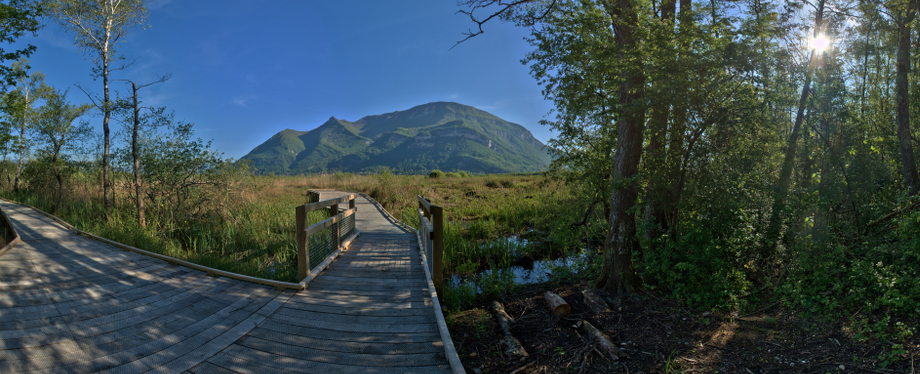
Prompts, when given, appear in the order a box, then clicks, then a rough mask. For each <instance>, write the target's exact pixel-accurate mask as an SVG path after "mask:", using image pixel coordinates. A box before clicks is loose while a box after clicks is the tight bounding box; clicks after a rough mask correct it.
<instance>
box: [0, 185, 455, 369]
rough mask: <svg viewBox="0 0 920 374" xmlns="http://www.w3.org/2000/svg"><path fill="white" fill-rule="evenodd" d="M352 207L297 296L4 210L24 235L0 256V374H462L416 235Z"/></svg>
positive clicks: (372, 209)
mask: <svg viewBox="0 0 920 374" xmlns="http://www.w3.org/2000/svg"><path fill="white" fill-rule="evenodd" d="M344 194H345V193H344V192H338V191H323V192H322V196H321V198H323V199H325V198H332V197H336V196H341V195H344ZM354 202H355V203H356V204H355V205H357V213H356V214H355V216H354V220H355V226H356V227H357V229H358V230H359V231H360V235H359V236H358V237H357V238H356V239H354V240H352V241H351V242H350V245H349V246H348V248H347V250H343V251H341V252H340V255H339V256H338V257H337V258H336V259H335V260H333V261H331V262H330V261H325V263H324V264H323V265H327V266H326V267H325V270H322V271H321V272H314V273H313V274H310V277H309V278H308V279H307V280H306V281H307V282H309V284H308V285H306V287H305V289H302V290H297V289H296V288H297V287H288V288H295V289H294V290H291V289H287V290H279V288H280V289H284V288H285V287H284V285H278V284H272V283H271V282H267V283H266V284H268V285H266V284H258V283H253V282H251V279H248V278H247V277H241V276H237V277H235V278H239V279H245V280H250V281H241V280H237V279H230V278H228V277H225V276H211V275H227V274H225V273H222V272H219V271H213V269H211V270H208V269H206V268H202V267H200V266H198V267H197V268H198V269H193V268H190V267H188V266H181V263H182V262H181V261H178V262H177V261H166V260H168V259H166V260H164V259H163V258H162V257H161V256H150V255H144V254H141V253H143V251H135V250H125V249H130V248H125V247H124V246H116V245H112V244H107V243H103V242H100V241H99V240H96V239H93V238H89V237H87V235H84V234H80V233H78V232H76V231H75V230H73V229H71V228H69V227H67V225H66V224H63V223H61V222H58V221H56V220H54V219H53V218H52V217H49V216H46V215H44V214H42V213H41V212H38V211H36V210H34V209H31V208H28V207H24V206H21V205H17V204H13V203H7V202H2V203H0V209H2V211H3V212H5V213H6V215H7V216H8V217H9V221H11V223H12V226H13V227H14V228H15V231H16V233H18V235H19V236H20V238H21V241H20V242H18V243H16V244H15V245H13V246H10V245H7V246H6V247H4V250H5V253H4V252H3V251H4V250H0V373H96V372H107V373H132V374H133V373H144V372H150V373H154V372H159V373H182V372H188V373H258V374H265V373H276V372H296V373H324V374H332V373H451V372H453V373H461V372H463V368H462V366H461V365H460V362H459V359H458V358H457V355H456V352H455V351H454V349H453V344H452V343H451V341H450V335H449V334H447V331H446V326H445V325H444V319H443V316H442V315H441V311H440V309H439V308H438V307H437V297H436V293H434V288H433V283H432V281H431V278H430V276H427V277H426V273H427V272H426V269H425V268H424V267H423V265H422V259H421V256H420V251H419V245H418V240H417V239H416V233H415V232H414V231H412V230H410V229H407V228H406V227H404V226H403V225H402V224H400V223H398V222H397V221H396V220H394V219H393V218H391V217H390V216H389V214H387V213H386V211H384V210H383V209H382V208H381V207H379V206H378V205H376V204H375V203H374V202H372V201H370V200H368V199H366V198H364V197H360V196H359V197H358V198H357V199H355V201H354ZM292 214H293V212H292ZM423 231H424V230H423ZM137 252H140V253H137ZM171 263H172V264H171ZM202 270H204V271H202ZM209 274H210V275H209ZM275 283H278V282H275ZM273 286H274V287H273Z"/></svg>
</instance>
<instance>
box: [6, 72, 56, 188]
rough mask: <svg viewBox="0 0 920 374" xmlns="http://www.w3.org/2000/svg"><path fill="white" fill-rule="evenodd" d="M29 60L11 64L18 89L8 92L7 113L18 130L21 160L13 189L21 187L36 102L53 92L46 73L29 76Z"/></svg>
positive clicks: (17, 144)
mask: <svg viewBox="0 0 920 374" xmlns="http://www.w3.org/2000/svg"><path fill="white" fill-rule="evenodd" d="M28 69H29V60H25V59H20V60H19V61H16V62H14V63H13V64H12V66H11V71H12V74H13V76H14V77H15V78H16V89H15V90H14V91H13V92H11V93H9V94H8V97H9V98H8V101H9V102H10V105H8V106H7V110H8V112H7V115H8V116H10V117H11V122H12V124H13V126H14V128H15V129H16V131H17V133H18V134H17V137H16V147H17V150H18V152H19V162H17V164H16V177H15V178H14V179H13V189H14V190H18V189H19V177H20V174H21V172H22V162H23V160H24V159H25V157H26V154H27V153H28V151H29V138H28V131H29V130H30V129H31V127H32V126H31V125H32V121H33V120H34V117H35V108H34V106H35V103H37V102H39V101H40V100H42V99H44V98H45V96H46V95H48V94H49V93H50V92H51V90H52V89H51V87H49V86H48V85H46V84H45V75H44V74H42V73H40V72H36V73H33V74H32V75H31V76H28V75H27V74H26V73H27V70H28Z"/></svg>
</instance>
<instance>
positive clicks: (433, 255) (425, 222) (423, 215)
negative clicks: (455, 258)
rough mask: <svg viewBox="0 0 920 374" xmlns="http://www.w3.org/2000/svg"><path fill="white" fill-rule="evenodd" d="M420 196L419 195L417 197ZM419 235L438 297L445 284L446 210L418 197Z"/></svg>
mask: <svg viewBox="0 0 920 374" xmlns="http://www.w3.org/2000/svg"><path fill="white" fill-rule="evenodd" d="M416 196H418V195H416ZM418 222H419V224H418V235H419V243H420V245H421V246H422V248H421V250H422V253H423V254H424V255H425V257H426V259H427V261H426V262H427V263H428V271H429V273H430V274H431V281H432V282H433V283H434V289H435V291H437V293H438V295H443V293H441V290H442V285H443V283H444V264H443V262H442V261H443V258H444V208H441V207H440V206H438V205H432V204H431V203H430V202H429V201H428V200H426V199H425V198H424V197H421V196H418Z"/></svg>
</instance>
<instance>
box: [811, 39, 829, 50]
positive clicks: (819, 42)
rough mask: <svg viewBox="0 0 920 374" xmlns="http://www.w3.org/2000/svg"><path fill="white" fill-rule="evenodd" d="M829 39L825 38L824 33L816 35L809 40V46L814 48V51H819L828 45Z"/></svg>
mask: <svg viewBox="0 0 920 374" xmlns="http://www.w3.org/2000/svg"><path fill="white" fill-rule="evenodd" d="M830 44H831V41H830V40H828V39H827V37H826V36H824V35H818V36H817V37H815V38H814V39H812V40H811V47H812V48H814V49H815V52H818V53H821V52H824V50H825V49H827V47H828V46H830Z"/></svg>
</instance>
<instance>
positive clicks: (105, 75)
mask: <svg viewBox="0 0 920 374" xmlns="http://www.w3.org/2000/svg"><path fill="white" fill-rule="evenodd" d="M108 57H109V56H108V50H107V49H103V51H102V87H103V89H102V90H103V91H102V92H103V94H102V95H103V101H102V113H103V116H102V204H103V206H104V207H105V211H106V212H108V211H109V209H111V208H112V181H111V176H110V175H109V117H111V116H112V108H111V105H110V104H109V59H108Z"/></svg>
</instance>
